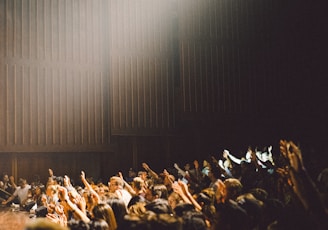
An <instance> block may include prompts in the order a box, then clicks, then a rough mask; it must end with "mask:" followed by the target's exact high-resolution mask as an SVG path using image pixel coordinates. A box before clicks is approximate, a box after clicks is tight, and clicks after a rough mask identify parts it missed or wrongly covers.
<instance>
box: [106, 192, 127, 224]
mask: <svg viewBox="0 0 328 230" xmlns="http://www.w3.org/2000/svg"><path fill="white" fill-rule="evenodd" d="M106 203H107V204H109V205H110V206H111V207H112V209H113V212H114V215H115V219H116V222H117V225H118V226H120V224H121V222H122V221H123V218H124V216H125V215H126V214H127V212H128V211H127V208H126V205H125V203H124V201H123V200H122V199H119V198H117V197H112V198H108V199H107V202H106Z"/></svg>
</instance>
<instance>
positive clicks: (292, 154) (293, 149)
mask: <svg viewBox="0 0 328 230" xmlns="http://www.w3.org/2000/svg"><path fill="white" fill-rule="evenodd" d="M288 158H289V162H290V166H291V167H293V168H294V169H295V171H296V172H300V171H301V170H304V165H303V157H302V153H301V150H300V149H299V147H298V146H297V145H295V144H294V142H292V141H290V142H289V149H288Z"/></svg>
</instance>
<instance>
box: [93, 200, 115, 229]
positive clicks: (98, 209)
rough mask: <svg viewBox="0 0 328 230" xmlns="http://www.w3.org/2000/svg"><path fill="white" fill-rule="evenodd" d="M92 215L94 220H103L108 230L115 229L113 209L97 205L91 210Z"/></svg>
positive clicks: (105, 205)
mask: <svg viewBox="0 0 328 230" xmlns="http://www.w3.org/2000/svg"><path fill="white" fill-rule="evenodd" d="M92 214H93V216H94V218H95V219H103V220H105V221H106V222H107V224H108V229H113V230H114V229H116V228H117V223H116V219H115V214H114V212H113V209H112V208H111V207H110V206H109V205H108V204H104V203H100V204H97V205H96V206H95V207H94V208H93V209H92Z"/></svg>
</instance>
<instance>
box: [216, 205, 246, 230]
mask: <svg viewBox="0 0 328 230" xmlns="http://www.w3.org/2000/svg"><path fill="white" fill-rule="evenodd" d="M216 208H217V209H216V210H217V212H216V214H215V215H216V217H215V221H214V222H213V228H212V229H215V230H232V229H244V230H247V229H250V221H249V217H248V216H247V212H246V211H245V210H244V209H243V208H241V207H240V206H239V205H238V204H237V203H236V202H235V201H233V200H228V201H227V202H225V203H222V204H220V205H219V206H217V207H216Z"/></svg>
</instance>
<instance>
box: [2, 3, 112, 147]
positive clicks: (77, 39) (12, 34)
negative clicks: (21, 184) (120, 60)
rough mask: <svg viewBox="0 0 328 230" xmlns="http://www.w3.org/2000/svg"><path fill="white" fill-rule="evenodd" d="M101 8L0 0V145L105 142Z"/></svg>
mask: <svg viewBox="0 0 328 230" xmlns="http://www.w3.org/2000/svg"><path fill="white" fill-rule="evenodd" d="M104 5H106V4H105V1H102V0H92V1H90V0H85V1H65V0H58V1H52V0H48V1H47V0H44V1H38V0H2V1H0V10H1V13H0V21H1V25H0V26H1V31H2V32H1V33H0V82H1V84H0V87H1V89H0V98H1V103H0V127H1V132H0V144H1V145H9V146H10V145H11V146H12V145H27V146H34V147H36V148H37V147H38V146H44V145H46V146H49V148H50V149H51V148H54V149H56V148H55V147H51V146H57V145H72V146H74V145H93V144H98V145H101V144H108V143H109V109H108V105H109V96H108V92H107V91H108V87H109V80H108V73H106V72H104V70H105V68H106V65H108V63H106V57H105V56H104V55H105V54H104V50H106V47H108V46H106V45H105V37H104V34H103V31H104V27H105V24H104V10H106V9H104ZM107 25H108V24H107ZM32 149H33V148H32ZM25 150H26V149H25Z"/></svg>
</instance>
